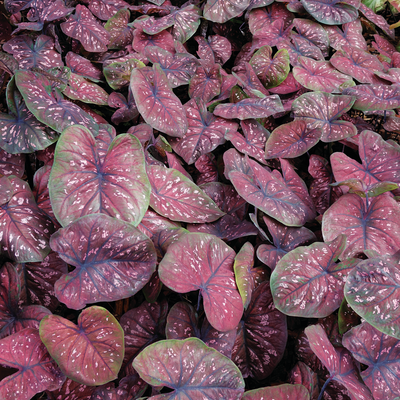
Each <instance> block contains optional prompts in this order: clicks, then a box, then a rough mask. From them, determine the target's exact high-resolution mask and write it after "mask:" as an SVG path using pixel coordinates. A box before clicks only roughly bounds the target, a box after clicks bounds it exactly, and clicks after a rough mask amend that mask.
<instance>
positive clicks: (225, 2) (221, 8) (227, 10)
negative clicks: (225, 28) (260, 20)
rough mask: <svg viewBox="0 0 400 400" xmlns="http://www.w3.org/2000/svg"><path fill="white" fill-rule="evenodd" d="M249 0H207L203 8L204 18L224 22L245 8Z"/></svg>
mask: <svg viewBox="0 0 400 400" xmlns="http://www.w3.org/2000/svg"><path fill="white" fill-rule="evenodd" d="M249 4H250V0H207V3H206V5H205V6H204V9H203V16H204V18H205V19H208V20H209V21H213V22H219V23H224V22H226V21H228V20H230V19H232V18H234V17H237V16H238V15H240V14H241V13H242V12H243V11H245V10H246V8H247V7H248V5H249Z"/></svg>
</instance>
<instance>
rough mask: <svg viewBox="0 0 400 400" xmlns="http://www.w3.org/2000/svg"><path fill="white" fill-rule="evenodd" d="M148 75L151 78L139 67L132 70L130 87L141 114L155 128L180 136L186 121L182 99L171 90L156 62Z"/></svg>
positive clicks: (185, 129)
mask: <svg viewBox="0 0 400 400" xmlns="http://www.w3.org/2000/svg"><path fill="white" fill-rule="evenodd" d="M151 76H152V78H151V79H150V78H149V76H148V75H146V74H144V73H143V72H142V71H141V70H140V69H134V70H133V71H132V73H131V84H130V87H131V90H132V94H133V97H134V98H135V102H136V105H137V107H138V110H139V112H140V114H141V115H142V117H143V118H144V120H145V121H146V122H147V123H148V124H149V125H151V126H152V127H153V128H154V129H157V130H159V131H161V132H164V133H166V134H167V135H170V136H176V137H182V136H183V135H184V134H185V132H186V131H187V128H188V122H187V119H186V115H185V112H184V110H183V106H182V103H181V101H180V100H179V99H178V97H177V96H176V95H175V94H174V93H173V92H172V90H171V88H170V86H169V83H168V79H167V77H166V76H165V74H164V72H163V71H162V69H161V67H160V66H159V65H158V64H155V65H154V66H153V70H152V72H151Z"/></svg>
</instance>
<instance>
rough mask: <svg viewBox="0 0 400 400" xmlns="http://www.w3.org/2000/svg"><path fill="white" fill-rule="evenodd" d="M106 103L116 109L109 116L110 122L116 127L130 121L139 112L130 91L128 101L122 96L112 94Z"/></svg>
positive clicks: (115, 93)
mask: <svg viewBox="0 0 400 400" xmlns="http://www.w3.org/2000/svg"><path fill="white" fill-rule="evenodd" d="M107 102H108V105H109V106H110V107H116V108H118V110H117V111H115V113H114V114H113V115H112V116H111V122H112V123H114V124H115V125H118V124H120V123H121V122H129V121H132V120H133V119H134V118H136V117H137V116H138V115H139V111H138V109H137V107H136V103H135V100H134V99H133V96H132V92H131V91H130V90H129V92H128V100H126V99H125V96H124V95H123V94H121V93H118V92H112V93H111V94H110V96H109V97H108V100H107Z"/></svg>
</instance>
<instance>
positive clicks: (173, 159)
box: [165, 148, 193, 181]
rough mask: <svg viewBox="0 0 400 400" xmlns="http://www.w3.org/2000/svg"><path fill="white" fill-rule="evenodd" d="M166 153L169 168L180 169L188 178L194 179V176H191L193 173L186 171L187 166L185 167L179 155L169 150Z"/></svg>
mask: <svg viewBox="0 0 400 400" xmlns="http://www.w3.org/2000/svg"><path fill="white" fill-rule="evenodd" d="M171 150H172V148H171ZM165 154H166V156H167V160H168V166H169V168H173V169H176V170H177V171H179V172H180V173H182V174H183V175H185V176H186V178H188V179H190V180H191V181H193V178H192V177H191V175H190V174H189V173H188V172H187V171H186V169H185V168H183V166H182V161H181V160H180V158H179V157H178V156H176V155H175V154H173V153H169V152H166V153H165Z"/></svg>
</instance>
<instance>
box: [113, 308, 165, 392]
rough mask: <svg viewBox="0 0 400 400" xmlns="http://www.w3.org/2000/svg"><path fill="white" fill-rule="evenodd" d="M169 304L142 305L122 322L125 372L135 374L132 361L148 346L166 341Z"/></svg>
mask: <svg viewBox="0 0 400 400" xmlns="http://www.w3.org/2000/svg"><path fill="white" fill-rule="evenodd" d="M167 312H168V304H167V303H166V302H161V303H151V304H150V303H147V302H144V303H142V304H141V305H140V306H139V307H136V308H133V309H131V310H129V311H128V312H126V313H125V314H124V315H123V316H122V317H121V320H120V323H121V326H122V329H123V330H124V334H125V357H124V366H125V370H126V371H127V372H128V373H129V375H130V374H132V373H133V368H132V361H133V359H134V358H135V357H136V356H137V355H138V354H139V352H140V351H141V350H143V349H144V348H145V347H146V346H147V345H149V344H151V343H154V342H157V341H158V340H160V339H164V337H165V336H164V335H165V334H164V332H165V318H166V316H167ZM121 400H122V399H121Z"/></svg>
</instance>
